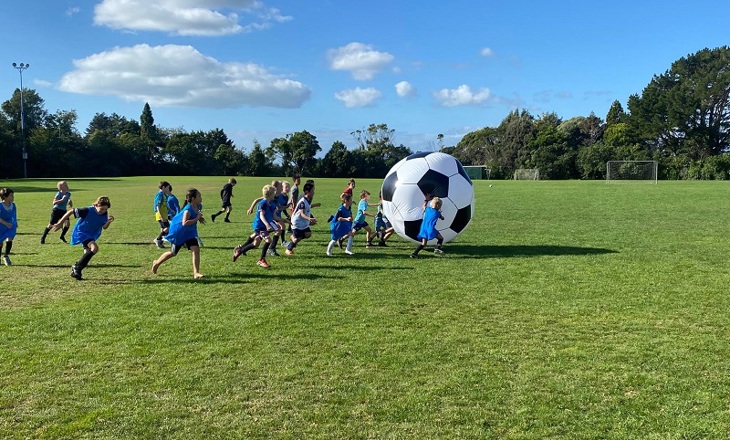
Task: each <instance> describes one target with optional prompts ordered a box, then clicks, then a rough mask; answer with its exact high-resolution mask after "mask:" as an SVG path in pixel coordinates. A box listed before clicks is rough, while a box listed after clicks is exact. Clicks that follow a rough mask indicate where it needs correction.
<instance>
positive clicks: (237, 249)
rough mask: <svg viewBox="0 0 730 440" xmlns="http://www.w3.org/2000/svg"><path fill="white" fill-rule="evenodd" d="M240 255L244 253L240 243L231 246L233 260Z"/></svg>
mask: <svg viewBox="0 0 730 440" xmlns="http://www.w3.org/2000/svg"><path fill="white" fill-rule="evenodd" d="M241 255H246V252H244V251H243V247H242V246H241V245H238V246H236V247H235V248H233V262H234V263H235V262H236V260H238V257H240V256H241Z"/></svg>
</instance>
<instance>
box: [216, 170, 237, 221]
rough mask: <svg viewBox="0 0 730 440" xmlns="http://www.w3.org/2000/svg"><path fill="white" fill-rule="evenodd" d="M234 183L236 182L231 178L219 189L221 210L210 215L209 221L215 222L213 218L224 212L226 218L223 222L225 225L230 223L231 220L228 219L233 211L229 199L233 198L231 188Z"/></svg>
mask: <svg viewBox="0 0 730 440" xmlns="http://www.w3.org/2000/svg"><path fill="white" fill-rule="evenodd" d="M236 183H238V182H236V179H234V178H233V177H231V178H230V179H228V183H226V184H225V185H223V189H221V210H220V211H218V212H216V213H215V214H213V215H211V216H210V221H212V222H215V218H216V217H218V216H219V215H221V214H223V213H224V212H225V213H226V218H225V219H223V221H224V222H226V223H230V222H231V219H230V218H229V217H230V216H231V211H233V205H232V204H231V197H233V187H234V186H236Z"/></svg>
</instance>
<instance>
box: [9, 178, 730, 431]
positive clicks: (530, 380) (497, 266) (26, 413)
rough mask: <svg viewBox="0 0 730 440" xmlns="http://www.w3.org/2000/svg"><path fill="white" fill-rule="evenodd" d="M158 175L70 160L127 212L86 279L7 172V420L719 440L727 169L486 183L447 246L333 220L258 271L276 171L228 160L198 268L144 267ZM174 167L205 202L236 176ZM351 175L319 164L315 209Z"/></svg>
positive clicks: (726, 398) (46, 194)
mask: <svg viewBox="0 0 730 440" xmlns="http://www.w3.org/2000/svg"><path fill="white" fill-rule="evenodd" d="M158 180H159V179H154V178H121V179H80V180H70V181H69V184H70V187H71V191H72V192H73V200H74V202H75V204H76V206H86V205H88V204H90V203H91V202H93V200H94V199H95V198H96V196H98V195H108V196H110V198H111V201H112V208H111V210H110V212H111V213H112V214H113V215H114V216H115V217H116V221H115V222H114V223H113V224H112V225H111V227H110V228H109V229H108V230H107V231H105V232H104V234H103V235H102V237H101V239H100V240H99V245H100V249H101V250H100V252H99V254H98V255H97V256H96V257H95V258H94V259H93V260H92V262H91V265H90V266H89V268H87V269H86V270H85V271H84V277H85V278H86V280H84V281H81V282H78V281H76V280H74V279H72V278H71V277H70V276H69V271H70V269H69V267H70V265H71V264H72V263H73V262H75V261H76V260H77V259H78V258H79V256H80V254H81V250H80V249H79V247H78V246H73V247H72V246H68V245H64V244H62V243H61V242H60V241H58V238H57V237H58V233H51V235H50V236H49V238H48V244H46V245H43V246H42V245H40V244H39V239H40V233H41V231H42V230H43V227H44V226H45V224H46V223H47V222H48V216H49V214H50V205H51V200H52V198H53V195H54V194H55V189H54V185H55V181H49V180H23V181H11V182H7V181H5V182H2V181H0V186H11V187H13V188H14V189H15V191H16V198H15V201H16V204H17V206H18V209H19V221H20V223H21V226H20V231H19V234H18V236H17V237H16V240H15V244H14V247H13V255H12V259H13V263H14V265H13V266H11V267H2V266H0V276H1V277H2V286H1V287H0V438H3V439H14V438H17V439H21V438H53V439H55V438H69V439H71V438H73V439H77V438H89V439H161V438H166V439H167V438H169V439H209V438H210V439H216V438H260V439H264V438H278V439H303V438H306V439H355V438H378V439H402V438H413V439H436V438H444V439H457V438H458V439H467V438H506V439H545V438H570V439H594V438H601V439H627V438H630V439H705V438H711V439H723V438H730V344H729V341H730V313H728V302H729V300H728V290H729V287H728V286H730V264H728V249H730V234H729V233H728V232H729V230H730V225H729V222H730V220H729V217H730V216H728V213H729V212H730V198H729V197H728V196H727V194H728V183H726V182H660V183H659V184H658V185H644V184H615V185H614V184H611V185H606V184H605V183H603V182H575V181H571V182H550V181H539V182H519V181H518V182H515V181H508V182H502V181H493V182H486V181H479V182H475V190H476V200H477V212H476V216H475V218H474V220H473V222H472V224H471V226H470V228H469V229H468V230H467V231H466V232H465V233H464V234H462V235H461V236H460V237H459V238H458V239H457V240H456V241H455V242H452V243H448V244H447V245H446V246H445V250H446V252H447V253H446V254H445V255H444V256H442V257H437V256H434V255H433V254H432V253H430V252H427V251H424V252H423V253H422V255H423V257H422V258H421V259H418V260H411V259H410V258H408V254H409V253H410V252H411V250H412V249H413V246H412V245H410V244H408V243H406V242H405V241H403V240H400V239H398V238H394V239H393V240H392V242H391V246H390V247H388V248H377V249H365V248H364V246H363V244H364V240H363V237H362V236H358V237H357V241H356V249H355V251H356V255H354V256H352V257H348V256H346V255H344V254H343V253H341V251H338V253H337V254H336V256H335V257H332V258H327V257H326V256H324V250H325V245H326V241H327V239H328V231H327V229H326V224H324V222H322V223H321V224H320V225H318V226H316V227H315V231H314V236H313V237H312V239H310V240H307V241H305V242H303V243H302V244H301V245H300V246H299V247H298V248H297V254H296V255H295V256H293V257H285V256H282V257H279V258H272V259H271V260H270V262H271V263H272V266H273V267H272V269H270V270H268V271H267V270H264V269H260V268H258V267H256V266H255V261H256V256H255V255H252V254H256V252H252V253H251V254H249V255H248V256H245V257H241V259H239V260H238V262H236V263H233V262H232V261H231V250H232V248H233V246H234V245H235V244H237V243H239V242H240V241H241V240H242V238H243V237H244V235H246V234H248V232H249V230H250V221H251V217H250V216H246V215H245V209H246V208H247V207H248V205H249V203H250V202H251V200H252V199H253V198H254V197H256V196H258V195H259V194H260V188H261V186H262V185H263V184H265V183H268V181H269V180H270V179H262V178H241V179H239V184H238V186H236V188H235V191H234V194H235V197H234V199H233V203H234V207H235V209H236V211H234V214H233V220H234V223H232V224H225V223H222V222H220V221H217V222H216V223H212V224H211V223H208V225H204V226H199V232H200V234H201V237H202V238H203V239H204V241H205V247H204V248H203V249H202V250H201V254H202V271H203V272H204V273H205V274H206V275H207V278H205V279H203V280H198V281H194V280H193V279H192V269H191V262H190V255H189V253H188V252H187V251H182V252H181V253H180V255H179V256H178V257H177V258H175V259H173V260H170V261H169V262H167V263H166V264H165V265H163V266H162V267H161V269H160V273H159V275H157V276H154V275H152V273H151V271H150V264H151V262H152V260H153V259H155V258H156V257H158V256H159V255H160V253H161V252H160V251H159V250H158V249H157V248H155V247H154V245H152V244H151V240H152V239H153V238H154V237H155V236H156V233H157V230H158V228H157V225H156V223H155V222H154V220H153V216H152V212H151V205H152V197H153V195H154V193H155V191H156V184H157V181H158ZM167 180H170V181H171V183H172V184H173V186H174V187H175V193H176V194H177V195H178V197H180V198H181V199H182V196H183V195H184V192H185V191H184V190H185V189H186V188H187V187H188V186H195V187H197V188H198V189H200V190H201V191H202V192H203V196H204V199H203V203H204V205H205V206H206V209H205V211H206V212H207V214H208V215H209V214H210V213H212V212H214V211H215V210H217V207H218V206H219V205H218V203H219V198H218V191H219V189H220V187H221V186H222V185H223V183H225V178H221V177H219V178H210V177H189V178H183V177H172V178H169V179H167ZM345 180H346V179H338V180H328V179H317V193H316V196H315V199H316V200H315V201H319V202H321V203H322V204H323V206H322V207H321V208H318V209H316V210H315V215H317V216H318V217H319V218H320V219H324V218H327V217H328V216H329V214H331V213H333V212H334V210H335V209H336V206H337V204H338V194H339V192H340V190H341V189H342V188H344V186H345ZM379 183H380V182H378V181H376V180H362V181H358V188H357V189H358V190H359V189H369V190H370V191H371V192H373V193H374V194H375V195H376V194H377V191H378V187H379ZM489 183H492V184H493V185H494V186H493V187H491V188H490V187H489V185H488V184H489Z"/></svg>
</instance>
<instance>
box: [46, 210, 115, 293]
mask: <svg viewBox="0 0 730 440" xmlns="http://www.w3.org/2000/svg"><path fill="white" fill-rule="evenodd" d="M111 206H112V204H111V202H110V201H109V197H106V196H101V197H99V198H97V199H96V202H94V204H93V205H91V206H88V207H86V208H76V209H71V210H68V211H66V214H64V215H63V217H61V218H60V219H59V220H58V223H56V224H55V225H53V230H54V231H58V230H59V229H61V225H62V224H63V222H64V221H66V220H67V219H69V218H70V217H71V216H72V215H73V216H75V217H76V218H77V219H78V220H77V221H76V225H75V226H74V230H73V232H72V233H71V245H77V244H81V245H83V247H84V255H82V256H81V259H79V261H77V262H76V264H74V265H73V266H71V277H73V278H76V279H77V280H79V281H81V280H82V279H83V278H82V277H81V271H83V270H84V269H85V268H86V266H88V265H89V261H91V258H92V257H93V256H94V255H96V253H97V252H99V245H97V244H96V240H98V239H99V237H100V236H101V231H102V230H104V229H107V228H108V227H109V225H110V224H111V223H112V222H113V221H114V217H113V216H111V215H109V213H108V211H109V208H111Z"/></svg>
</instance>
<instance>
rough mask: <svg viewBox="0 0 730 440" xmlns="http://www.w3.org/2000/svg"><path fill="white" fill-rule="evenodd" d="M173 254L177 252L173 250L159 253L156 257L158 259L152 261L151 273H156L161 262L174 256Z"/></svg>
mask: <svg viewBox="0 0 730 440" xmlns="http://www.w3.org/2000/svg"><path fill="white" fill-rule="evenodd" d="M175 255H177V254H176V253H174V252H172V251H167V252H165V253H164V254H162V255H160V258H158V259H156V260H155V261H153V262H152V273H154V274H156V273H157V269H159V268H160V266H161V265H162V263H164V262H165V261H167V260H169V259H170V258H172V257H174V256H175Z"/></svg>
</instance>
